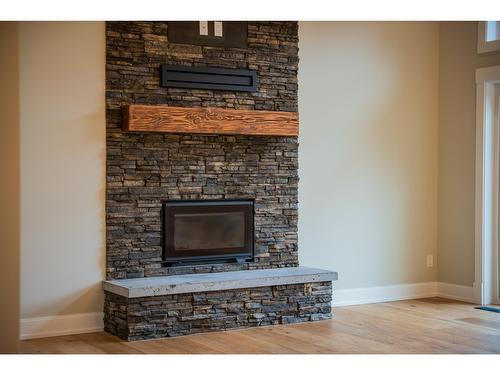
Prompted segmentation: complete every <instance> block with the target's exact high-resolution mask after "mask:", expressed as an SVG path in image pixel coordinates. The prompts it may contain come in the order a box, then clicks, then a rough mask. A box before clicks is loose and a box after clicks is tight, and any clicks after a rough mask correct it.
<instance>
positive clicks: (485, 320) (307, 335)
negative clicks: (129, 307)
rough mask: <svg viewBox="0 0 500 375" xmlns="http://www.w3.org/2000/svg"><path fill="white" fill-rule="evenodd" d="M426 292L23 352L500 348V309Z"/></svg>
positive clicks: (69, 339) (41, 343) (84, 338)
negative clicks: (150, 336) (322, 312)
mask: <svg viewBox="0 0 500 375" xmlns="http://www.w3.org/2000/svg"><path fill="white" fill-rule="evenodd" d="M473 307H474V305H471V304H466V303H462V302H456V301H450V300H445V299H442V298H427V299H419V300H408V301H397V302H386V303H378V304H371V305H359V306H348V307H339V308H335V309H334V314H335V316H334V318H333V319H332V320H328V321H321V322H310V323H303V324H292V325H285V326H282V325H280V326H272V327H259V328H250V329H242V330H232V331H225V332H212V333H204V334H198V335H191V336H183V337H172V338H166V339H158V340H147V341H138V342H125V341H123V340H121V339H118V338H116V337H114V336H112V335H110V334H107V333H104V332H99V333H89V334H80V335H71V336H60V337H52V338H44V339H34V340H26V341H23V342H22V344H21V350H22V352H23V353H139V354H140V353H156V354H158V353H164V354H169V353H174V354H181V353H199V354H201V353H207V354H222V353H234V354H243V353H268V354H271V353H292V354H294V353H357V354H365V353H366V354H367V353H500V314H498V313H493V312H486V311H480V310H476V309H474V308H473Z"/></svg>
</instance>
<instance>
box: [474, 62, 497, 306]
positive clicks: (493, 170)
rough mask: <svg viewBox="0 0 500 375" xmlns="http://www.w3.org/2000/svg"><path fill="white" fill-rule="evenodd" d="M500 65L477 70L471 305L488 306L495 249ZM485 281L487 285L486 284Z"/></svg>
mask: <svg viewBox="0 0 500 375" xmlns="http://www.w3.org/2000/svg"><path fill="white" fill-rule="evenodd" d="M498 83H500V66H491V67H487V68H480V69H476V197H475V206H476V207H475V258H474V261H475V265H474V287H473V288H474V302H476V303H479V304H488V303H490V301H491V295H492V291H491V290H490V289H489V284H490V282H489V280H491V271H492V270H491V269H490V268H491V267H488V266H487V265H489V264H492V263H491V257H492V256H493V255H494V254H495V251H496V249H497V247H498V224H499V221H498V191H499V183H498V169H499V164H498V155H499V149H498V148H499V144H498V143H499V142H497V141H496V140H497V138H498V136H499V134H500V129H498V127H499V124H498V121H495V103H494V100H495V85H496V84H498ZM485 280H487V281H488V282H485Z"/></svg>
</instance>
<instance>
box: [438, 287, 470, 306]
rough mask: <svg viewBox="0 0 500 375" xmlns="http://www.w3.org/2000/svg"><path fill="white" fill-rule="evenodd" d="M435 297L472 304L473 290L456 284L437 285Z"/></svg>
mask: <svg viewBox="0 0 500 375" xmlns="http://www.w3.org/2000/svg"><path fill="white" fill-rule="evenodd" d="M437 285H438V286H437V291H438V293H437V295H438V296H439V297H443V298H449V299H455V300H458V301H463V302H470V303H474V302H475V301H474V288H473V287H471V286H463V285H456V284H447V283H440V282H438V283H437Z"/></svg>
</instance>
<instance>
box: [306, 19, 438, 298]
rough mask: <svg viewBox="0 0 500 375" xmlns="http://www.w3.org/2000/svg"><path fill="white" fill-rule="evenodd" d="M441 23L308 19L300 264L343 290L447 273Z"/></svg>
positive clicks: (428, 278) (403, 282) (422, 279)
mask: <svg viewBox="0 0 500 375" xmlns="http://www.w3.org/2000/svg"><path fill="white" fill-rule="evenodd" d="M438 27H439V26H438V24H437V23H381V22H377V23H343V22H335V23H334V22H323V23H318V22H301V23H300V26H299V47H300V52H299V54H300V71H299V111H300V122H301V123H300V132H301V133H300V152H299V171H300V172H299V173H300V185H299V255H300V262H301V264H302V265H311V266H318V267H324V268H329V269H333V270H335V271H338V272H339V281H338V283H337V286H338V288H342V289H343V288H357V287H373V286H383V285H391V284H405V283H417V282H426V281H435V280H436V267H434V268H427V267H426V255H427V254H432V255H434V256H436V252H437V179H438V168H437V166H438V149H437V146H438V38H439V36H438Z"/></svg>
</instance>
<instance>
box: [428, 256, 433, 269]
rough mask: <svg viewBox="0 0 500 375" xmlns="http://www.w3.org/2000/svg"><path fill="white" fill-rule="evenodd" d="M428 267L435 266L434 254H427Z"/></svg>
mask: <svg viewBox="0 0 500 375" xmlns="http://www.w3.org/2000/svg"><path fill="white" fill-rule="evenodd" d="M427 267H434V255H427Z"/></svg>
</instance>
